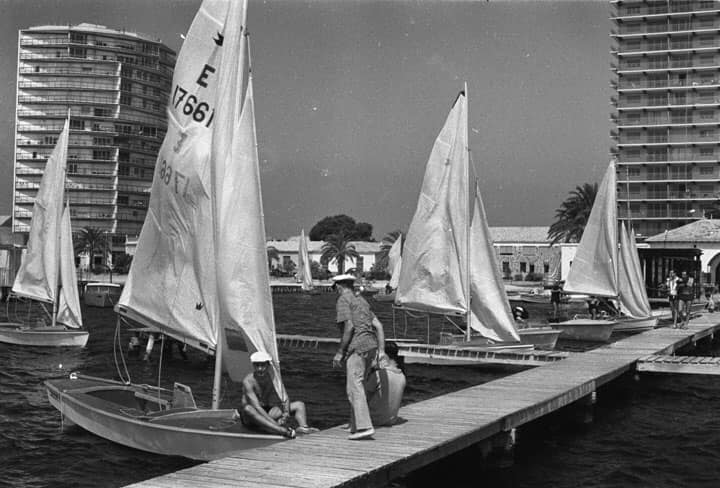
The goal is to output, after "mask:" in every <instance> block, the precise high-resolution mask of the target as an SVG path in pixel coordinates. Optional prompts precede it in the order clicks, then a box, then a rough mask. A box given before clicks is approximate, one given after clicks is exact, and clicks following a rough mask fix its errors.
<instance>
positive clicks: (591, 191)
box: [548, 183, 598, 244]
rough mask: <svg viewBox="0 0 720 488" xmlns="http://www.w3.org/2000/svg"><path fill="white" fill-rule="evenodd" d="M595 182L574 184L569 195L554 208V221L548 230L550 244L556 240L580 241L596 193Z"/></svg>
mask: <svg viewBox="0 0 720 488" xmlns="http://www.w3.org/2000/svg"><path fill="white" fill-rule="evenodd" d="M597 190H598V185H597V183H593V184H590V183H585V184H583V186H576V187H575V189H574V190H573V191H571V192H570V196H569V197H568V198H567V199H565V201H564V202H562V205H560V208H558V209H557V210H555V219H556V220H555V223H553V224H552V225H551V226H550V229H549V230H548V238H549V239H552V242H551V244H555V243H556V242H559V241H562V242H580V238H581V237H582V235H583V231H584V230H585V225H587V221H588V218H589V217H590V211H591V210H592V206H593V203H595V195H597Z"/></svg>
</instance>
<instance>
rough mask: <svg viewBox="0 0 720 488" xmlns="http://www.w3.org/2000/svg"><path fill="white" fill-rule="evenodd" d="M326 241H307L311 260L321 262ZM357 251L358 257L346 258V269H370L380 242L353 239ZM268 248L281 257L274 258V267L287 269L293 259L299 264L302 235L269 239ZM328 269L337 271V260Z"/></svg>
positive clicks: (363, 270) (329, 264) (333, 271)
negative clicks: (273, 249) (275, 251)
mask: <svg viewBox="0 0 720 488" xmlns="http://www.w3.org/2000/svg"><path fill="white" fill-rule="evenodd" d="M324 244H325V241H311V240H308V241H307V248H308V257H309V258H310V261H311V262H312V261H315V262H316V263H318V264H320V256H322V247H323V245H324ZM351 244H352V245H353V246H355V251H357V253H358V257H357V259H352V258H348V259H346V260H345V266H344V267H343V269H344V270H349V269H353V268H355V269H357V270H358V271H362V272H365V271H370V270H371V269H372V267H373V265H374V264H375V260H376V256H377V254H378V253H379V252H380V243H379V242H365V241H352V242H351ZM267 247H268V248H271V247H273V248H275V249H276V250H277V252H278V255H279V258H278V259H277V260H273V262H272V263H271V266H272V267H276V268H282V269H287V263H288V262H290V261H292V262H293V264H294V265H295V267H297V265H298V254H299V251H300V236H293V237H290V238H289V239H287V240H284V241H267ZM328 271H330V272H331V273H337V271H338V266H337V263H336V262H334V261H333V262H331V263H328Z"/></svg>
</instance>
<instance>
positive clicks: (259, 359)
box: [250, 351, 272, 363]
mask: <svg viewBox="0 0 720 488" xmlns="http://www.w3.org/2000/svg"><path fill="white" fill-rule="evenodd" d="M269 361H272V358H271V357H270V355H269V354H268V353H266V352H263V351H258V352H254V353H252V355H250V362H252V363H267V362H269Z"/></svg>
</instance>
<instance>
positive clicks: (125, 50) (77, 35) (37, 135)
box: [13, 24, 175, 248]
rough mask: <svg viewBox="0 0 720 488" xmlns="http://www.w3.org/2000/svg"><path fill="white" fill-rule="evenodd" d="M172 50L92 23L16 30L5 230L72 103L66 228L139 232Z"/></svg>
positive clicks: (24, 219) (16, 223)
mask: <svg viewBox="0 0 720 488" xmlns="http://www.w3.org/2000/svg"><path fill="white" fill-rule="evenodd" d="M174 64H175V53H174V51H172V50H171V49H169V48H168V47H167V46H165V45H163V44H162V43H161V42H160V41H159V40H157V39H152V38H150V37H147V36H144V35H141V34H136V33H132V32H126V31H117V30H113V29H108V28H106V27H104V26H100V25H92V24H79V25H75V26H42V27H32V28H29V29H25V30H21V31H20V32H19V39H18V76H17V106H16V119H15V133H16V134H15V166H14V168H15V181H14V187H13V230H14V231H15V232H27V231H28V230H29V225H30V218H31V217H32V208H33V202H34V197H35V195H36V193H37V190H38V186H39V183H40V178H41V176H42V174H43V170H44V168H45V163H46V161H47V158H48V156H49V155H50V153H51V152H52V149H53V147H54V145H55V143H56V142H57V139H58V135H59V134H60V131H61V129H62V127H63V124H64V122H65V119H66V117H67V115H68V110H69V112H70V142H69V147H68V171H67V178H66V195H67V197H68V200H69V202H70V211H71V218H72V225H73V230H74V231H76V230H78V229H81V228H85V227H94V228H97V229H101V230H103V231H106V232H107V233H109V234H111V235H112V236H113V244H114V245H113V247H114V248H115V247H116V246H119V245H121V244H124V241H125V235H137V234H139V233H140V229H141V228H142V224H143V221H144V219H145V214H146V212H147V208H148V202H149V197H150V193H149V192H150V185H151V183H152V177H153V172H154V168H155V159H156V157H157V153H158V150H159V149H160V144H161V143H162V140H163V137H164V135H165V131H166V128H167V119H166V113H165V107H166V103H167V100H168V96H169V92H170V85H171V81H172V72H173V67H174Z"/></svg>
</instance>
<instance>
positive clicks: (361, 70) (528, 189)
mask: <svg viewBox="0 0 720 488" xmlns="http://www.w3.org/2000/svg"><path fill="white" fill-rule="evenodd" d="M200 3H201V2H200V0H122V1H118V0H0V60H1V61H2V69H0V114H1V115H0V214H2V215H9V214H10V213H11V210H10V207H11V202H12V165H13V143H12V141H13V131H14V111H15V99H16V93H15V86H16V80H15V77H16V73H17V65H16V63H17V31H18V30H19V29H22V28H27V27H31V26H36V25H48V24H68V23H71V24H79V23H81V22H89V23H95V24H101V25H105V26H107V27H110V28H115V29H122V28H124V29H126V30H130V31H135V32H140V33H144V34H147V35H150V36H152V37H156V38H159V39H161V40H162V41H163V42H164V43H165V44H167V45H168V46H170V47H171V48H173V49H174V50H176V51H178V50H179V49H180V47H181V44H182V39H181V37H180V34H182V33H184V32H186V31H187V30H188V28H189V26H190V23H191V22H192V19H193V17H194V15H195V13H196V11H197V9H198V6H199V5H200ZM610 14H611V10H610V6H609V3H608V2H606V1H597V0H595V1H581V0H573V1H567V0H566V1H553V0H543V1H521V0H504V1H501V0H491V1H486V0H482V1H467V0H466V1H457V2H451V1H440V0H422V1H419V0H415V1H409V0H407V1H404V0H379V1H372V0H265V1H260V0H249V12H248V29H249V32H250V36H251V46H252V64H253V73H254V84H255V105H256V121H257V132H258V144H259V152H260V159H261V177H262V191H263V205H264V210H265V217H266V224H265V225H266V232H267V235H268V238H271V237H272V238H278V239H282V238H286V237H289V236H293V235H298V234H299V233H300V229H301V228H304V229H305V230H306V233H307V232H309V230H310V228H312V226H313V225H314V224H315V223H317V222H318V221H319V220H321V219H322V218H323V217H326V216H329V215H337V214H346V215H349V216H351V217H353V218H354V219H355V220H357V221H358V222H368V223H370V224H372V225H373V227H374V231H373V236H374V237H375V239H377V240H381V239H382V238H383V237H384V236H385V235H386V234H387V233H389V232H391V231H393V230H396V229H401V230H407V228H408V227H409V225H410V221H411V219H412V216H413V214H414V212H415V207H416V204H417V199H418V194H419V191H420V185H421V183H422V178H423V174H424V170H425V165H426V163H427V159H428V156H429V154H430V150H431V148H432V145H433V142H434V140H435V137H436V136H437V134H438V132H439V130H440V129H441V127H442V125H443V123H444V122H445V118H446V117H447V114H448V112H449V111H450V108H451V105H452V103H453V101H454V100H455V97H456V95H457V93H458V92H459V91H460V90H461V89H462V87H463V84H464V83H465V82H467V85H468V100H469V119H470V122H469V123H470V129H471V130H470V131H469V135H470V141H469V145H470V150H471V153H472V161H473V164H474V167H475V171H476V174H477V175H478V177H479V182H480V183H479V184H480V190H481V193H482V198H483V202H484V204H485V208H486V211H487V216H488V223H489V225H491V226H513V225H544V226H548V225H550V224H552V222H553V221H554V216H555V210H556V209H557V208H558V207H559V206H560V204H561V203H562V201H563V200H564V199H565V198H567V196H568V193H569V192H570V191H571V190H573V189H574V188H575V187H576V186H578V185H582V184H583V183H586V182H599V180H600V179H601V178H602V174H603V172H604V170H605V169H606V167H607V163H608V158H609V150H610V146H611V140H610V134H609V131H610V122H609V114H610V108H611V107H610V96H611V94H612V92H611V89H610V85H609V82H610V79H611V72H610V61H611V56H610V54H609V51H610V47H611V42H610V37H609V31H610V29H611V27H612V23H611V21H610V20H609V16H610Z"/></svg>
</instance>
